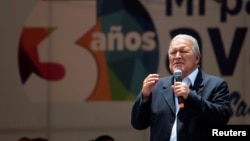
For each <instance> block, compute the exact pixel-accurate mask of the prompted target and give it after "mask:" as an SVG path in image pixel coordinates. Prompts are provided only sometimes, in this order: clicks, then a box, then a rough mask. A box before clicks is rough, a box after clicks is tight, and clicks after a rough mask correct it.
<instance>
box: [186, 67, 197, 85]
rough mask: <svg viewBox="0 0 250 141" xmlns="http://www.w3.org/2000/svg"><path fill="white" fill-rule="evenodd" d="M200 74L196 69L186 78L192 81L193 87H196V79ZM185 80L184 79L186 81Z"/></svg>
mask: <svg viewBox="0 0 250 141" xmlns="http://www.w3.org/2000/svg"><path fill="white" fill-rule="evenodd" d="M197 74H198V68H196V69H195V70H194V71H193V72H192V73H190V74H189V75H188V76H187V77H186V78H188V79H189V80H190V81H191V84H192V86H193V85H194V81H195V78H196V76H197ZM186 78H184V79H186Z"/></svg>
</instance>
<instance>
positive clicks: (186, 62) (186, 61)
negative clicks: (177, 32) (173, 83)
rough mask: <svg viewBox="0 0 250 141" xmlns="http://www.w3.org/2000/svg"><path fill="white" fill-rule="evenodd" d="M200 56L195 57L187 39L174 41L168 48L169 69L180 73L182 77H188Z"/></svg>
mask: <svg viewBox="0 0 250 141" xmlns="http://www.w3.org/2000/svg"><path fill="white" fill-rule="evenodd" d="M199 60H200V54H198V55H195V53H194V49H193V44H192V42H191V41H189V40H187V39H181V38H180V39H176V40H174V41H173V42H172V43H171V45H170V47H169V68H170V70H171V72H174V71H175V70H176V69H179V70H181V71H182V74H183V77H186V76H187V75H189V74H190V73H191V72H192V71H193V70H194V69H195V68H196V67H197V65H198V63H199Z"/></svg>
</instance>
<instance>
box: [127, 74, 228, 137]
mask: <svg viewBox="0 0 250 141" xmlns="http://www.w3.org/2000/svg"><path fill="white" fill-rule="evenodd" d="M173 83H174V78H173V76H167V77H164V78H161V79H159V81H158V82H157V83H156V86H155V88H154V90H153V92H152V94H151V96H150V98H149V99H147V100H143V99H142V94H141V93H139V94H138V96H137V99H136V101H135V103H134V106H133V109H132V117H131V124H132V126H133V127H134V128H135V129H138V130H143V129H146V128H148V127H150V134H151V135H150V141H168V140H169V138H170V135H171V129H172V126H173V123H174V120H175V110H176V108H175V101H174V94H173V91H172V88H171V85H172V84H173ZM191 89H192V91H191V92H190V94H189V96H188V98H187V99H186V100H185V101H184V104H185V107H184V109H181V110H180V111H179V113H178V115H177V140H178V141H196V140H197V141H205V140H207V139H208V136H211V130H210V129H211V128H210V127H213V126H214V125H216V126H218V125H226V124H227V122H228V121H229V119H230V117H231V109H230V102H229V89H228V85H227V83H226V81H224V80H223V79H221V78H219V77H216V76H212V75H208V74H205V73H204V72H202V71H201V70H199V72H198V75H197V77H196V79H195V82H194V86H193V88H191Z"/></svg>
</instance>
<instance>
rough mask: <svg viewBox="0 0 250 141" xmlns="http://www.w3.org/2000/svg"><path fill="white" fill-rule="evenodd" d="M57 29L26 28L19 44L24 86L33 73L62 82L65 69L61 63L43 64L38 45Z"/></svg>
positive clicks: (20, 67)
mask: <svg viewBox="0 0 250 141" xmlns="http://www.w3.org/2000/svg"><path fill="white" fill-rule="evenodd" d="M54 30H55V28H42V27H41V28H39V27H34V28H29V27H24V28H23V31H22V34H21V39H20V43H19V52H18V53H19V54H18V55H19V69H20V73H21V79H22V83H23V84H24V83H25V82H26V81H27V80H28V78H29V76H30V75H31V73H35V74H37V75H38V76H40V77H41V78H43V79H46V80H53V81H55V80H60V79H62V78H63V77H64V75H65V69H64V67H63V66H62V65H61V64H59V63H54V62H41V61H40V59H39V53H38V49H37V48H38V45H39V44H40V43H41V42H42V41H43V40H44V39H46V38H47V37H48V36H49V35H50V34H51V33H52V32H53V31H54Z"/></svg>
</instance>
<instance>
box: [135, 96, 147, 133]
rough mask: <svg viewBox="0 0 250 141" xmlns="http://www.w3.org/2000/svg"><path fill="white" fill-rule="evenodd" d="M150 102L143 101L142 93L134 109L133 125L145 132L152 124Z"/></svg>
mask: <svg viewBox="0 0 250 141" xmlns="http://www.w3.org/2000/svg"><path fill="white" fill-rule="evenodd" d="M150 101H151V97H150V98H149V99H147V100H143V99H142V93H139V94H138V96H137V98H136V100H135V103H134V105H133V107H132V113H131V124H132V126H133V127H134V128H135V129H138V130H143V129H146V128H147V127H149V123H150Z"/></svg>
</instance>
